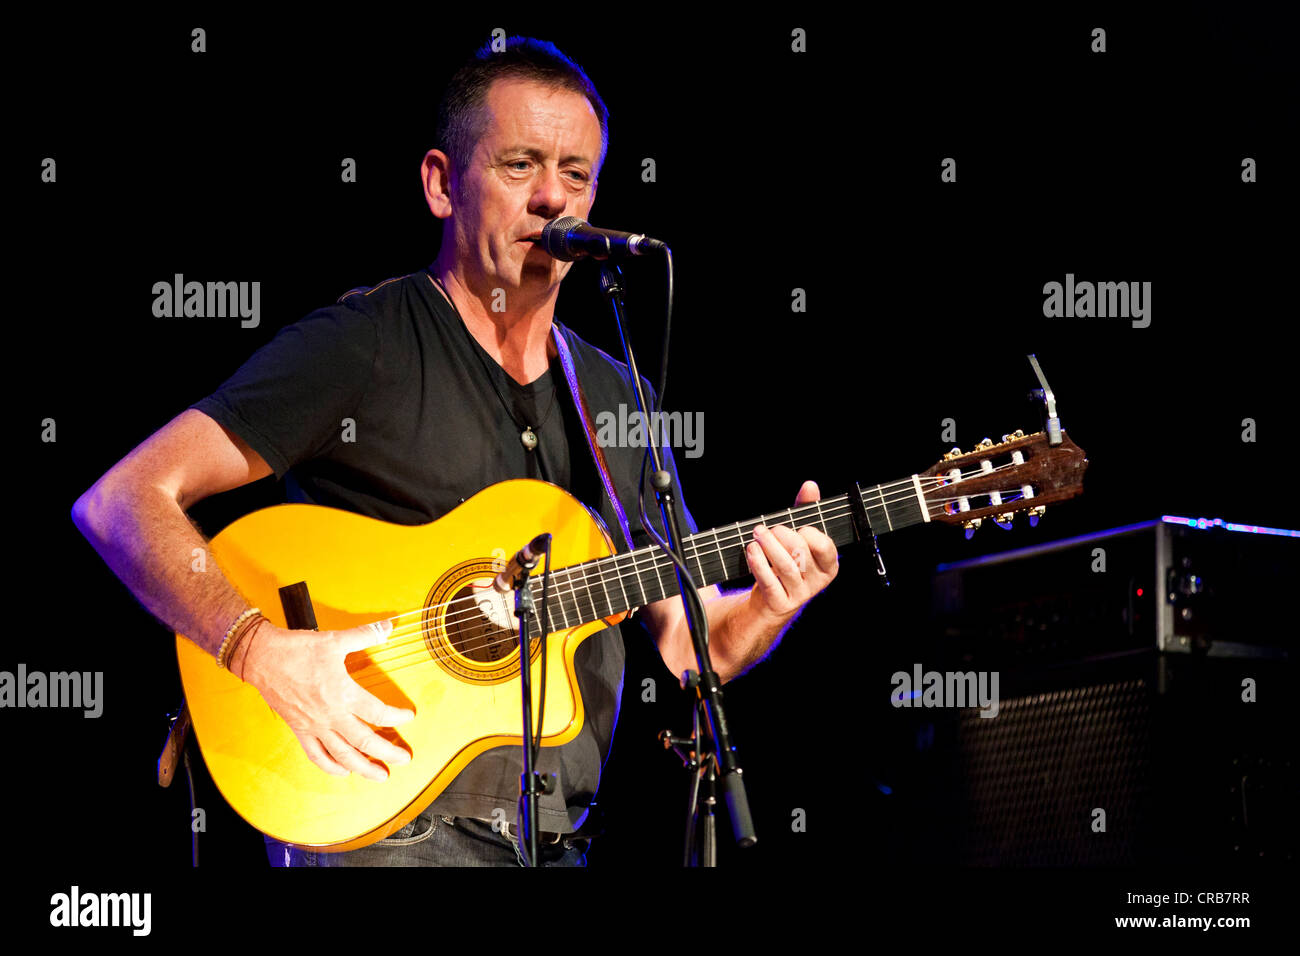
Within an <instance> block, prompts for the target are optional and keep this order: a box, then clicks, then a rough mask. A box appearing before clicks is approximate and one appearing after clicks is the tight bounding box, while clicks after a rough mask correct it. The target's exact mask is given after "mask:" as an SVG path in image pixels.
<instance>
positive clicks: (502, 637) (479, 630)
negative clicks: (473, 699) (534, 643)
mask: <svg viewBox="0 0 1300 956" xmlns="http://www.w3.org/2000/svg"><path fill="white" fill-rule="evenodd" d="M513 600H514V599H513V598H511V597H509V596H507V595H503V594H501V593H499V592H498V591H497V590H496V589H495V588H493V587H492V586H491V583H490V582H481V581H473V582H471V583H470V584H468V585H467V586H465V587H463V588H461V589H460V590H459V591H457V592H456V595H455V597H454V598H453V599H452V603H451V606H452V607H453V608H456V609H457V610H456V611H453V612H452V613H450V614H449V615H448V616H447V618H446V620H445V621H444V624H445V626H446V628H447V638H448V640H450V641H451V646H452V647H453V648H455V649H456V652H457V653H458V654H462V655H463V656H465V657H468V658H469V659H470V660H472V661H475V662H477V663H479V664H495V663H496V662H497V661H499V660H502V659H503V658H506V657H509V656H510V655H511V654H512V653H513V652H514V651H515V650H517V649H518V647H519V634H518V632H517V631H516V630H515V629H514V623H513V614H512V611H513V606H512V605H513Z"/></svg>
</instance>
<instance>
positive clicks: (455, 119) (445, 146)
mask: <svg viewBox="0 0 1300 956" xmlns="http://www.w3.org/2000/svg"><path fill="white" fill-rule="evenodd" d="M501 79H522V80H531V81H532V82H535V83H541V84H543V85H545V86H549V87H552V88H553V89H564V90H570V91H572V92H574V93H580V94H582V95H583V96H585V97H586V98H587V101H588V102H589V103H591V108H592V110H594V111H595V113H596V118H597V119H598V120H599V121H600V157H599V158H598V160H597V162H596V172H599V170H600V167H601V166H602V165H603V164H604V162H605V154H606V153H607V152H608V151H609V110H608V109H606V107H605V101H604V100H602V99H601V98H600V94H599V93H597V92H596V87H595V84H593V83H592V82H591V79H590V77H588V76H587V74H586V73H585V72H584V71H583V69H582V67H580V66H578V64H577V63H575V62H573V60H571V59H569V58H568V57H567V56H565V55H564V54H563V53H561V52H560V50H559V49H557V48H556V46H555V44H553V43H548V42H547V41H545V40H534V39H532V38H530V37H509V38H507V39H506V41H505V49H504V50H500V51H496V50H493V48H492V42H491V41H489V42H487V43H485V44H483V46H481V47H479V49H478V50H477V52H475V54H474V56H473V58H472V59H470V61H469V62H468V63H466V64H465V65H464V66H462V67H461V68H460V69H459V70H457V71H456V73H455V75H454V76H453V77H452V78H451V82H450V83H448V84H447V89H446V91H445V92H444V93H443V95H442V99H441V100H440V101H439V103H438V117H437V125H436V126H435V128H434V145H435V147H436V148H438V149H440V150H442V151H443V152H444V153H446V154H447V155H448V156H450V157H451V162H452V166H453V168H454V169H455V170H456V172H457V174H458V175H459V174H463V173H464V171H465V169H466V168H468V166H469V161H470V156H471V155H472V154H473V152H474V147H475V146H477V145H478V141H479V140H480V139H481V138H482V137H483V133H484V131H485V129H486V126H487V117H486V115H485V113H484V105H485V104H486V102H487V94H488V90H489V89H491V88H492V84H493V83H495V82H496V81H497V80H501ZM593 178H594V176H593Z"/></svg>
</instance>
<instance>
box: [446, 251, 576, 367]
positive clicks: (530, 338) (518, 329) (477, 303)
mask: <svg viewBox="0 0 1300 956" xmlns="http://www.w3.org/2000/svg"><path fill="white" fill-rule="evenodd" d="M429 271H430V273H431V274H432V275H433V276H434V277H435V278H437V279H438V281H439V282H441V283H442V288H441V289H438V292H439V294H443V293H444V290H445V293H446V294H447V295H449V296H450V301H451V303H452V305H453V306H454V307H455V308H456V311H457V312H459V313H460V317H461V319H462V320H463V321H464V323H465V327H466V328H468V329H469V333H470V335H472V336H474V338H475V340H476V341H477V342H478V344H479V345H481V346H483V350H484V351H485V352H487V354H488V355H490V356H492V359H493V360H494V361H495V362H496V363H497V364H498V365H500V366H501V367H502V368H503V369H505V372H506V374H507V375H509V376H510V377H511V378H513V379H514V380H515V381H516V382H519V383H520V384H521V385H522V384H527V383H529V382H532V381H535V380H536V379H538V378H540V377H541V376H542V374H543V373H545V371H546V369H547V368H548V367H549V366H550V364H551V359H553V358H554V357H555V355H556V354H557V353H556V350H555V343H554V342H553V341H552V339H551V323H552V320H553V319H554V317H555V299H556V294H557V293H558V290H554V291H552V292H551V293H550V294H549V295H548V296H545V297H544V298H540V299H537V300H534V301H526V302H523V303H522V304H521V303H515V305H516V307H515V308H513V309H511V308H509V306H510V304H511V303H509V302H507V303H506V310H505V311H502V312H496V311H493V310H492V308H491V306H492V305H493V297H492V296H489V297H488V299H487V300H486V301H484V300H483V299H482V298H481V297H479V296H477V295H475V294H474V293H473V292H472V291H471V290H470V289H469V288H468V287H467V286H466V285H465V283H464V282H463V281H462V280H461V278H460V276H459V275H457V273H456V271H455V270H454V269H445V268H444V267H443V266H442V264H441V263H438V262H435V263H434V264H433V265H432V266H430V268H429ZM435 288H437V284H436V283H435ZM515 298H517V299H518V298H522V297H521V296H516V297H515Z"/></svg>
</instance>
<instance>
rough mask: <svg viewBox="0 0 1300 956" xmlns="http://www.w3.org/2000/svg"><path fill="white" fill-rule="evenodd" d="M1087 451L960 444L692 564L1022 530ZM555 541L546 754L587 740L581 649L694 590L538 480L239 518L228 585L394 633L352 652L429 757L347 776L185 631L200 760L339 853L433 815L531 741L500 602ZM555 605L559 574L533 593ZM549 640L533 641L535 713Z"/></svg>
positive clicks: (265, 813) (689, 554)
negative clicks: (997, 524) (409, 511)
mask: <svg viewBox="0 0 1300 956" xmlns="http://www.w3.org/2000/svg"><path fill="white" fill-rule="evenodd" d="M1087 464H1088V462H1087V458H1086V457H1085V456H1084V453H1083V451H1082V450H1081V449H1080V448H1079V447H1078V446H1076V445H1075V444H1074V443H1073V442H1072V441H1070V439H1069V437H1068V436H1065V435H1063V436H1062V441H1061V443H1060V444H1057V445H1054V446H1053V445H1051V444H1049V442H1048V438H1047V436H1046V435H1045V434H1044V433H1042V432H1039V433H1036V434H1032V435H1024V434H1023V433H1021V432H1016V433H1015V434H1014V435H1007V436H1004V437H1003V440H1002V441H1001V442H998V443H996V444H995V443H993V442H992V441H989V440H988V439H985V440H984V442H982V443H981V444H980V445H979V446H977V447H976V448H975V449H973V450H972V451H970V452H967V453H964V454H963V453H961V452H960V451H959V450H958V449H953V451H952V452H950V453H949V454H947V455H945V456H944V458H943V460H941V461H939V462H937V463H936V464H935V465H934V466H932V467H931V468H930V469H929V470H927V471H925V472H923V473H920V474H915V475H911V476H909V477H907V478H903V479H901V480H899V481H893V482H887V483H885V484H883V485H876V486H875V487H871V488H861V487H855V488H854V489H853V490H852V491H851V492H849V493H847V494H843V495H840V496H838V497H834V498H828V499H825V500H823V501H819V502H816V503H814V504H809V505H802V506H796V507H793V508H787V509H785V510H784V511H778V512H775V513H772V514H767V515H763V516H762V517H759V518H752V519H750V520H748V521H738V522H736V523H735V524H730V525H723V526H721V527H718V528H713V529H712V530H709V531H701V532H699V533H697V534H693V535H690V536H689V537H688V538H686V539H685V541H684V558H685V563H686V565H687V567H688V568H689V569H690V570H691V571H692V573H693V574H694V576H695V580H696V583H697V584H699V586H701V587H703V586H705V585H708V584H716V583H720V582H724V581H729V580H733V579H737V578H741V577H744V576H745V575H747V574H748V573H749V572H748V568H747V565H746V563H745V555H744V546H745V544H746V542H748V541H749V540H750V538H751V534H752V531H753V528H754V526H755V525H757V524H759V523H760V522H761V523H764V524H767V525H769V526H771V525H777V524H783V525H786V526H788V527H793V528H801V527H804V526H811V527H814V528H819V529H821V530H822V531H824V532H825V533H826V534H827V535H828V536H829V537H830V538H831V539H832V540H834V541H835V543H836V545H837V546H840V547H843V546H844V545H846V544H849V543H851V542H852V541H854V540H855V539H859V538H868V539H869V538H870V536H871V535H872V534H876V535H879V534H882V533H885V532H888V531H897V530H899V529H901V528H906V527H911V526H917V525H923V524H935V523H940V524H950V525H952V524H965V525H966V526H968V527H972V526H974V525H976V524H977V523H978V522H980V521H982V520H984V519H985V518H991V519H994V520H998V521H1008V520H1010V518H1011V516H1012V515H1013V514H1015V513H1016V512H1020V511H1025V510H1030V509H1032V510H1033V511H1034V512H1037V513H1039V514H1041V513H1042V508H1043V507H1044V506H1045V505H1048V504H1052V503H1053V502H1057V501H1062V500H1064V499H1067V498H1070V497H1073V496H1074V495H1077V494H1079V493H1080V492H1081V491H1082V482H1083V473H1084V470H1085V469H1086V467H1087ZM542 531H549V532H550V533H551V534H552V535H553V543H552V555H551V560H552V564H553V567H554V568H555V570H554V571H553V572H552V574H551V583H550V589H549V593H548V596H547V609H548V612H549V621H550V626H551V627H553V628H555V630H554V631H553V632H552V633H550V634H548V635H546V637H545V638H544V639H545V640H546V641H547V642H548V645H547V656H548V665H547V673H546V712H545V715H544V726H543V728H542V744H543V745H544V746H557V745H559V744H563V743H566V742H568V741H570V740H572V739H573V738H574V737H575V736H576V735H577V733H578V731H579V729H580V728H581V726H582V721H583V704H582V698H581V696H580V694H579V691H578V684H577V680H576V677H575V674H574V663H573V659H574V654H575V653H576V651H577V649H578V646H579V645H580V644H581V643H582V641H583V640H584V639H586V638H587V637H588V636H589V635H590V634H592V633H593V632H595V631H598V630H600V629H601V628H604V627H605V626H606V625H610V624H615V623H617V622H619V621H621V620H622V619H623V618H625V617H627V615H628V614H629V613H630V612H631V611H632V610H633V609H635V608H638V607H641V606H643V605H646V604H649V603H651V602H653V601H658V600H660V599H662V598H667V597H672V596H674V595H676V594H677V593H678V587H677V578H676V575H675V573H674V568H673V565H672V563H671V561H670V560H669V559H668V558H667V557H666V556H665V555H664V554H662V553H661V552H660V551H659V550H658V548H656V547H653V546H651V547H647V548H642V549H639V550H636V551H631V552H623V553H621V554H619V553H615V548H614V546H613V542H612V540H611V538H610V536H609V534H608V532H607V530H606V529H605V527H604V526H603V524H602V522H601V520H600V518H599V517H597V516H596V515H595V514H594V513H593V512H591V511H590V510H589V509H588V508H587V507H586V506H584V505H582V504H581V503H579V502H578V501H577V500H576V499H574V498H573V497H571V496H570V495H569V494H568V493H566V492H565V491H563V490H561V489H560V488H557V487H555V486H554V485H550V484H547V483H545V482H540V481H532V480H516V481H506V482H502V483H500V484H496V485H492V486H491V487H489V488H486V489H484V490H483V491H481V492H479V493H478V494H476V495H475V496H474V497H472V498H470V499H469V500H468V501H466V502H464V503H463V504H461V505H460V506H459V507H457V508H456V509H455V510H453V511H451V512H448V513H447V514H446V515H444V516H443V517H442V518H440V519H438V520H437V521H434V522H432V523H430V524H427V525H419V526H404V525H395V524H389V523H386V522H383V521H378V520H375V519H373V518H367V517H362V516H360V515H356V514H352V513H349V512H345V511H339V510H336V509H332V508H324V507H319V506H316V505H300V504H289V505H278V506H275V507H271V508H266V509H263V510H261V511H257V512H254V513H253V514H250V515H247V516H246V517H243V518H240V519H239V520H238V521H235V522H234V523H233V524H231V525H230V526H228V527H227V528H225V529H224V530H223V531H222V532H221V533H220V534H218V535H217V536H216V537H214V538H213V539H212V542H211V549H212V552H213V555H214V557H215V558H216V560H217V562H218V563H219V564H220V566H221V568H222V570H223V571H224V572H225V574H226V575H227V576H228V577H229V579H230V581H231V582H232V583H233V584H234V586H235V587H236V588H237V589H238V590H239V591H240V593H241V594H242V595H243V596H244V597H245V598H246V599H247V600H248V601H249V603H250V604H252V605H254V606H256V607H260V608H261V609H262V611H263V613H264V614H265V615H266V616H267V617H268V618H269V619H270V620H271V621H272V622H273V623H275V624H277V625H280V626H288V625H287V622H286V619H285V615H284V613H282V609H281V601H280V596H279V589H280V588H281V587H284V586H288V585H292V584H297V583H299V582H305V584H306V586H307V590H308V592H309V594H310V599H311V604H312V607H313V609H314V611H315V615H316V620H317V624H318V626H319V627H320V628H322V629H329V630H337V629H342V628H348V627H355V626H357V625H360V624H365V623H369V622H372V621H376V620H379V619H385V618H386V619H389V620H391V621H392V623H393V631H392V633H391V634H390V635H389V637H388V639H387V640H386V641H385V642H384V643H383V644H380V645H376V646H374V647H372V648H369V649H367V650H365V651H361V652H358V653H355V654H351V655H349V656H348V658H347V667H348V670H349V672H350V673H351V675H352V677H353V679H354V680H356V681H357V682H358V683H359V684H360V685H361V686H363V687H365V688H366V689H367V690H369V691H370V692H371V693H373V694H374V695H375V696H377V697H379V698H380V699H381V700H383V701H384V702H385V703H388V704H392V705H394V706H397V707H406V708H410V709H412V710H414V711H415V715H416V716H415V718H414V719H413V720H411V721H408V722H407V723H405V724H403V725H402V726H401V727H400V728H388V729H383V728H381V729H379V732H380V733H382V734H385V735H386V736H388V737H389V739H394V740H396V739H397V738H398V736H399V734H400V739H401V741H403V742H404V743H405V746H406V747H408V748H409V750H410V752H411V762H410V763H408V764H405V765H401V766H393V767H389V768H388V769H389V776H388V778H387V780H385V781H383V782H375V781H372V780H366V779H364V778H362V777H361V776H359V775H357V774H350V775H348V776H346V777H338V776H332V775H330V774H327V773H325V772H324V771H322V770H321V769H319V768H318V767H317V766H316V765H315V764H313V763H312V762H311V761H310V760H309V759H308V758H307V755H306V754H305V753H304V752H303V749H302V746H301V745H300V744H299V743H298V739H297V738H296V737H295V736H294V734H293V732H292V731H291V730H290V729H289V726H288V725H287V724H286V723H285V722H284V721H283V720H282V719H281V718H280V717H279V716H278V715H277V714H276V713H275V712H274V711H272V710H271V708H270V707H269V706H268V705H267V704H266V702H265V701H264V700H263V699H262V696H261V694H259V693H258V691H257V690H256V689H255V688H254V687H253V686H252V685H250V684H246V683H244V682H242V681H241V680H240V679H239V678H237V677H235V676H234V675H233V674H231V673H229V672H228V671H226V670H222V669H220V668H218V667H217V666H216V662H215V661H214V659H213V657H212V655H211V654H209V653H207V652H206V651H204V650H202V649H201V648H199V647H198V646H197V645H195V644H194V643H193V642H191V641H190V640H188V639H187V638H185V637H184V636H183V635H180V634H178V635H177V640H176V651H177V657H178V659H179V663H180V672H181V679H182V682H183V683H184V686H185V694H186V697H187V699H188V701H189V707H190V712H191V714H192V717H193V725H194V730H195V733H196V736H197V738H198V742H199V747H200V749H201V751H202V753H203V757H204V759H205V761H206V762H207V766H208V769H209V770H210V771H211V774H212V779H213V780H214V781H215V782H216V785H217V787H218V788H219V789H220V791H221V794H222V796H224V797H225V799H226V800H227V801H228V802H229V803H230V805H231V807H233V808H234V810H235V811H236V812H238V813H239V814H240V816H242V817H243V818H244V819H245V820H247V821H248V822H249V823H250V824H252V825H253V826H254V827H256V828H257V829H258V830H261V831H262V832H264V833H266V834H269V835H270V836H272V837H275V838H276V839H278V840H281V841H283V842H286V843H292V844H296V845H298V846H302V847H312V848H315V849H318V850H326V851H339V850H350V849H355V848H358V847H362V846H366V845H368V844H370V843H373V842H375V841H376V840H380V839H383V838H384V837H386V836H388V835H389V834H391V833H393V832H394V831H396V830H397V829H399V828H400V827H402V826H404V825H406V824H407V823H409V822H410V821H411V820H413V819H414V818H415V817H416V816H418V815H419V814H420V813H421V812H422V811H423V810H424V809H425V807H427V806H428V805H429V804H430V803H431V802H432V801H433V799H434V798H435V797H437V796H438V794H439V793H441V792H442V790H443V789H444V788H445V787H446V786H447V785H448V784H449V783H450V782H451V781H452V780H453V779H454V778H455V776H456V775H457V774H458V773H459V772H460V771H461V770H462V769H464V767H465V766H466V765H467V764H468V763H469V762H470V761H471V760H473V759H474V758H475V757H476V756H478V755H479V754H481V753H483V752H484V751H485V750H488V749H489V748H492V747H499V746H502V745H511V744H513V745H515V746H520V745H521V734H520V696H521V690H520V683H519V667H520V654H519V639H518V634H517V632H516V631H515V630H514V629H513V623H512V616H511V615H512V611H513V598H512V597H511V596H506V595H501V594H499V593H498V592H496V591H495V590H494V589H493V588H492V584H491V582H492V579H493V578H494V577H495V575H496V574H497V573H498V571H500V570H501V567H502V562H503V560H504V558H505V557H506V556H507V555H510V554H514V552H515V550H516V549H517V548H518V547H519V546H520V544H522V543H523V542H524V541H526V540H529V539H531V538H532V537H534V536H535V535H536V534H538V533H540V532H542ZM530 587H532V588H533V590H534V594H535V597H536V598H537V602H538V605H539V609H540V603H541V579H540V577H534V578H532V579H531V581H530ZM542 640H543V638H542V637H540V636H539V637H537V638H535V639H534V640H533V641H532V642H531V647H530V661H529V666H530V668H532V675H533V676H532V686H533V694H534V713H536V707H537V700H536V697H537V695H538V694H539V692H540V684H541V674H540V670H541V668H540V652H541V641H542Z"/></svg>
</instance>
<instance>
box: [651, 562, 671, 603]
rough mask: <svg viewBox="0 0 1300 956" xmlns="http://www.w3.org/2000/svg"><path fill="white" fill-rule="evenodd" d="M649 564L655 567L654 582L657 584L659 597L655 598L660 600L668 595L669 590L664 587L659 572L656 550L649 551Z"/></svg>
mask: <svg viewBox="0 0 1300 956" xmlns="http://www.w3.org/2000/svg"><path fill="white" fill-rule="evenodd" d="M650 566H651V567H652V568H654V569H655V584H657V585H658V586H659V597H658V598H657V599H656V600H660V601H662V600H663V599H664V598H666V597H668V595H669V591H668V588H666V587H664V579H663V576H662V575H661V574H660V573H659V570H660V568H661V565H660V563H659V552H658V550H656V551H653V552H651V554H650Z"/></svg>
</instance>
